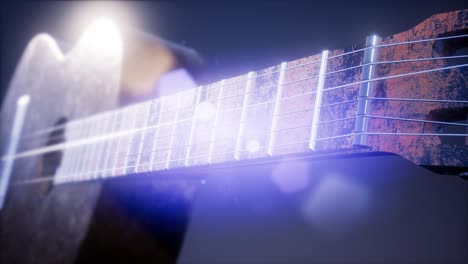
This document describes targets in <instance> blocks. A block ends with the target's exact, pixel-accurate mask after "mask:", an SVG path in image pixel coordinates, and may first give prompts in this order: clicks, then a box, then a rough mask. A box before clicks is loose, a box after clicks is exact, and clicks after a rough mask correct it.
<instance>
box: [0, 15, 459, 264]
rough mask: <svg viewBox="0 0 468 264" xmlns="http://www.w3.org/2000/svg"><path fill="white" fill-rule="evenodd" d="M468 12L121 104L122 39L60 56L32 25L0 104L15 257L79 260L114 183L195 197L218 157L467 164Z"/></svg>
mask: <svg viewBox="0 0 468 264" xmlns="http://www.w3.org/2000/svg"><path fill="white" fill-rule="evenodd" d="M467 20H468V10H460V11H454V12H449V13H445V14H440V15H434V16H432V17H430V18H429V19H427V20H425V21H423V22H422V23H421V24H419V25H417V26H416V27H414V28H413V29H411V30H408V31H406V32H402V33H400V34H396V35H393V36H389V37H385V38H381V37H378V36H370V37H368V38H367V39H366V40H365V43H363V44H361V45H356V46H353V47H351V48H349V49H339V50H333V51H328V50H326V51H323V52H321V53H320V54H316V55H312V56H309V57H306V58H302V59H298V60H294V61H289V62H283V63H281V64H279V65H276V66H273V67H270V68H267V69H262V70H259V71H254V72H249V73H247V74H244V75H241V76H236V77H232V78H226V79H224V80H220V81H218V82H215V83H211V84H207V85H201V86H198V87H196V88H193V89H182V88H183V87H182V88H181V87H175V89H178V90H182V91H180V92H177V93H173V94H170V95H167V96H162V97H159V98H153V99H151V100H149V101H145V102H142V103H136V104H132V105H128V106H125V107H123V106H122V105H119V96H120V94H121V90H120V86H121V83H122V78H121V77H122V76H121V68H122V65H123V63H122V61H123V60H122V58H123V55H122V49H123V47H121V46H119V45H117V46H116V47H113V48H109V47H106V48H103V47H98V48H96V49H95V48H94V46H93V45H92V42H93V39H90V38H89V36H88V35H87V34H86V33H85V34H84V36H83V38H82V39H81V40H80V41H79V42H78V44H77V45H76V46H75V47H74V48H73V49H72V50H71V51H70V52H69V53H68V54H66V55H63V54H62V52H61V51H60V50H59V49H58V48H57V45H56V44H55V42H54V40H53V39H52V38H50V37H49V36H47V35H39V36H37V37H36V38H34V39H33V40H32V41H31V42H30V44H29V45H28V47H27V48H26V51H25V52H24V55H23V57H22V58H21V61H20V62H19V65H18V68H17V70H16V72H15V75H14V77H13V79H12V81H11V85H10V89H9V91H8V94H7V97H6V99H5V101H4V104H3V107H2V112H1V122H2V123H1V137H0V140H1V146H2V149H3V150H4V152H3V153H4V154H3V156H2V169H1V171H2V178H1V179H0V180H1V189H0V191H1V192H0V195H2V196H0V198H1V199H2V200H3V199H5V203H4V207H3V208H2V219H1V220H2V227H3V231H2V239H3V241H2V249H4V252H6V253H4V254H5V256H6V258H7V259H8V260H10V261H7V262H15V261H21V262H31V263H32V262H40V260H39V259H48V260H49V259H50V261H51V262H57V263H70V262H73V260H74V259H75V257H76V256H77V254H78V250H79V248H80V245H81V243H82V241H83V239H84V238H85V234H86V232H87V230H88V228H89V225H90V221H91V220H90V219H91V218H92V216H93V212H94V210H95V206H96V204H97V201H98V199H99V196H100V195H101V194H102V193H103V192H105V188H106V187H105V186H106V184H108V183H109V182H116V181H121V182H124V181H127V182H128V181H137V180H142V181H150V180H155V179H166V180H167V179H171V181H165V182H160V181H158V183H157V184H154V183H153V184H150V186H151V188H153V190H154V192H162V193H164V192H168V193H172V194H173V193H176V196H177V197H182V198H180V199H181V200H182V201H184V202H183V203H189V201H190V200H191V199H192V197H193V193H194V192H195V189H196V187H197V185H198V184H199V180H200V179H201V178H202V177H203V174H204V173H206V172H207V171H210V170H212V169H213V168H220V167H223V168H225V167H235V166H241V165H242V166H245V165H249V164H252V163H253V164H255V163H261V162H262V163H264V162H267V163H269V162H272V163H273V162H275V161H277V160H279V159H306V158H318V157H333V156H336V155H367V154H372V153H375V154H378V153H382V152H388V153H393V154H397V155H400V156H402V157H404V158H406V159H408V160H409V161H411V162H413V163H414V164H416V165H419V166H423V167H425V168H428V169H430V170H433V171H436V172H439V173H446V174H461V175H464V174H466V173H467V171H468V169H467V167H468V147H467V145H468V138H467V136H468V132H467V127H468V124H467V115H468V89H467V87H466V83H467V81H468V80H467V78H468V77H467V76H468V74H467V66H468V61H467V58H468V55H466V54H461V53H462V52H463V50H466V47H467V40H468V27H467V24H466V21H467ZM117 36H118V35H117ZM113 37H116V36H113ZM97 46H99V45H97ZM91 47H93V48H91ZM84 65H86V66H84ZM173 85H174V86H177V85H178V83H174V84H173ZM107 188H111V187H107ZM25 214H26V215H27V217H24V216H25ZM43 241H47V243H48V244H50V245H53V247H45V246H44V244H43ZM25 249H26V251H25ZM20 252H21V253H20Z"/></svg>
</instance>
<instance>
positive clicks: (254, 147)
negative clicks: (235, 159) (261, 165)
mask: <svg viewBox="0 0 468 264" xmlns="http://www.w3.org/2000/svg"><path fill="white" fill-rule="evenodd" d="M246 147H247V151H248V152H250V153H255V152H258V151H259V150H260V143H258V141H257V140H255V139H251V140H249V141H247V146H246Z"/></svg>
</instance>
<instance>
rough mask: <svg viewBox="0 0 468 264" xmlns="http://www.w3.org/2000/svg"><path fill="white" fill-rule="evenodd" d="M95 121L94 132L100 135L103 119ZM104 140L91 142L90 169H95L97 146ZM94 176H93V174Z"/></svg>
mask: <svg viewBox="0 0 468 264" xmlns="http://www.w3.org/2000/svg"><path fill="white" fill-rule="evenodd" d="M94 123H95V125H93V127H94V129H93V133H94V134H97V135H100V132H101V126H102V124H103V121H102V122H101V120H100V119H95V120H94ZM101 143H102V142H98V143H96V144H91V145H90V146H89V152H90V154H89V162H88V168H89V169H88V170H93V165H94V163H95V162H96V156H97V151H96V149H97V147H98V146H99V144H101ZM91 177H93V176H91Z"/></svg>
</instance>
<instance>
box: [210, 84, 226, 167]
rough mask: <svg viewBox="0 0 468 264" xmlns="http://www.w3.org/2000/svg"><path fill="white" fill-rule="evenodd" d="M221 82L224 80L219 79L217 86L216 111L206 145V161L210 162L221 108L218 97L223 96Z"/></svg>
mask: <svg viewBox="0 0 468 264" xmlns="http://www.w3.org/2000/svg"><path fill="white" fill-rule="evenodd" d="M223 84H224V80H222V81H221V87H220V88H219V91H218V100H217V104H216V113H215V116H214V121H213V125H212V129H211V133H210V136H211V142H210V145H209V147H208V154H209V155H208V163H211V161H212V159H213V156H212V154H213V150H214V145H215V140H216V133H217V129H218V119H219V112H220V108H221V101H220V100H219V99H220V98H221V97H222V96H223Z"/></svg>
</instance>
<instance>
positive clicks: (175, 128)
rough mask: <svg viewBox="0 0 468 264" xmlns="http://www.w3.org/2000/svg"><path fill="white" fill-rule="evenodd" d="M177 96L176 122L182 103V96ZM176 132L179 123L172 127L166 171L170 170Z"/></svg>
mask: <svg viewBox="0 0 468 264" xmlns="http://www.w3.org/2000/svg"><path fill="white" fill-rule="evenodd" d="M175 96H176V100H177V106H176V111H175V117H174V120H175V121H177V119H178V118H179V112H180V110H181V101H182V99H181V98H180V97H181V94H177V95H175ZM176 131H177V123H176V122H174V124H173V125H172V132H171V137H170V140H169V150H168V152H167V158H166V165H165V166H164V168H166V169H169V165H170V162H171V155H172V147H173V146H174V140H175V135H174V134H175V132H176Z"/></svg>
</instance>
